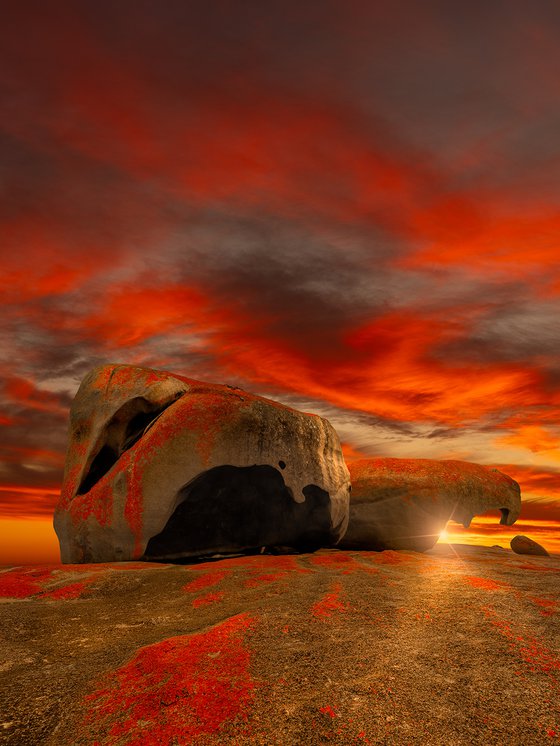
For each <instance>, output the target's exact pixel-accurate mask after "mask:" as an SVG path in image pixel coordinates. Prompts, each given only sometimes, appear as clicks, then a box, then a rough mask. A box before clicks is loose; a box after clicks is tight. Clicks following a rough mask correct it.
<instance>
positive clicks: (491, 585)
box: [463, 575, 511, 591]
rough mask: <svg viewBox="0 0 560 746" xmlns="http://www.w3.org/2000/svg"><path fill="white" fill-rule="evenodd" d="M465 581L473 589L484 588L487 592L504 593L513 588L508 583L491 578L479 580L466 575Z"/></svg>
mask: <svg viewBox="0 0 560 746" xmlns="http://www.w3.org/2000/svg"><path fill="white" fill-rule="evenodd" d="M463 580H464V581H465V583H468V584H469V585H471V586H472V587H473V588H482V589H483V590H485V591H503V590H506V589H508V588H511V586H510V585H509V584H508V583H501V582H499V581H497V580H491V579H490V578H478V577H475V576H473V575H465V576H464V577H463Z"/></svg>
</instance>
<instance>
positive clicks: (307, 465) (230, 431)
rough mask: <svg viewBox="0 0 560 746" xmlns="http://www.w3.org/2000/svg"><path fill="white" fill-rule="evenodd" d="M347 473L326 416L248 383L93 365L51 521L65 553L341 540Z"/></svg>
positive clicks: (163, 552)
mask: <svg viewBox="0 0 560 746" xmlns="http://www.w3.org/2000/svg"><path fill="white" fill-rule="evenodd" d="M349 490H350V481H349V474H348V469H347V467H346V464H345V463H344V459H343V456H342V450H341V447H340V442H339V439H338V436H337V434H336V432H335V431H334V429H333V427H332V426H331V425H330V423H329V422H328V421H327V420H325V419H322V418H321V417H318V416H316V415H311V414H306V413H303V412H298V411H296V410H294V409H291V408H289V407H286V406H283V405H282V404H279V403H278V402H275V401H271V400H269V399H264V398H262V397H259V396H254V395H252V394H249V393H247V392H245V391H242V390H241V389H238V388H234V387H231V386H223V385H218V384H210V383H202V382H200V381H195V380H192V379H189V378H185V377H183V376H177V375H173V374H171V373H166V372H163V371H155V370H149V369H146V368H138V367H134V366H129V365H107V366H102V367H100V368H96V369H95V370H93V371H92V372H91V373H90V374H89V375H88V376H86V378H85V379H84V381H83V382H82V384H81V386H80V388H79V390H78V393H77V394H76V397H75V399H74V402H73V404H72V409H71V413H70V436H69V446H68V453H67V458H66V466H65V473H64V480H63V486H62V494H61V497H60V500H59V503H58V505H57V507H56V511H55V517H54V526H55V530H56V533H57V535H58V538H59V542H60V548H61V557H62V561H63V562H72V563H79V562H111V561H115V560H117V561H119V560H122V561H126V560H133V559H141V558H143V559H147V558H149V559H158V560H169V559H180V558H183V557H193V556H198V555H208V554H216V553H232V552H243V551H246V550H247V551H253V550H258V549H259V548H261V547H263V546H270V545H280V546H292V547H295V548H298V549H301V550H306V551H309V550H313V549H316V548H318V547H320V546H329V545H331V544H334V543H335V542H336V541H337V540H338V539H339V538H340V537H341V536H342V535H343V533H344V531H345V530H346V524H347V521H348V502H349Z"/></svg>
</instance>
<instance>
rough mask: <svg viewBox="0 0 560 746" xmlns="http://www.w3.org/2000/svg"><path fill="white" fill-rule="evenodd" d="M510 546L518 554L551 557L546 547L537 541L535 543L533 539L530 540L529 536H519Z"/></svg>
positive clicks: (514, 538)
mask: <svg viewBox="0 0 560 746" xmlns="http://www.w3.org/2000/svg"><path fill="white" fill-rule="evenodd" d="M509 545H510V547H511V548H512V549H513V551H514V552H515V553H516V554H531V555H533V556H540V557H550V555H549V553H548V552H547V551H546V549H545V548H544V547H542V546H541V545H540V544H538V543H537V542H536V541H533V539H530V538H529V537H528V536H522V535H521V534H518V535H517V536H514V537H513V539H512V540H511V541H510V543H509Z"/></svg>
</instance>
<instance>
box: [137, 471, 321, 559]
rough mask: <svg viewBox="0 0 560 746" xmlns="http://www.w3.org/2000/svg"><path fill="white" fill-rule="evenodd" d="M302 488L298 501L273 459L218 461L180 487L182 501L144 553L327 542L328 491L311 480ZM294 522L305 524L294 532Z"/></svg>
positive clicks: (160, 555)
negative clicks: (256, 462) (301, 498)
mask: <svg viewBox="0 0 560 746" xmlns="http://www.w3.org/2000/svg"><path fill="white" fill-rule="evenodd" d="M303 494H304V496H305V501H304V502H301V503H297V502H295V501H294V499H293V497H292V495H291V491H290V490H288V488H287V487H286V485H285V483H284V479H283V477H282V474H281V473H280V472H279V471H278V469H275V468H274V467H272V466H269V465H256V466H230V465H226V466H216V467H214V468H213V469H209V470H208V471H206V472H203V473H202V474H199V475H198V476H197V477H195V479H193V480H192V481H191V482H190V483H189V484H186V485H185V486H184V487H183V488H182V489H181V490H180V491H179V493H178V496H177V500H178V502H179V504H178V505H177V507H176V508H175V511H174V512H173V514H172V515H171V516H170V518H169V519H168V521H167V523H166V525H165V527H164V528H163V530H162V531H161V532H160V533H159V534H157V535H156V536H153V537H152V538H151V539H150V540H149V542H148V545H147V547H146V551H145V553H144V559H146V560H169V559H180V558H181V557H187V556H197V555H199V556H200V555H211V554H215V553H218V552H220V551H223V547H225V546H236V547H239V550H242V551H249V550H253V549H258V548H259V547H263V546H281V545H287V544H288V545H290V546H292V547H294V549H297V550H298V551H306V552H308V551H315V550H316V549H318V548H319V547H321V546H328V544H329V543H330V537H331V532H332V526H331V518H330V497H329V493H328V492H326V491H325V490H323V489H321V488H320V487H318V486H317V485H314V484H308V485H307V486H306V487H304V488H303ZM294 526H299V527H301V528H300V531H299V532H296V535H295V538H294Z"/></svg>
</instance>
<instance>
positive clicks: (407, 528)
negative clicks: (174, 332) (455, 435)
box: [338, 458, 521, 551]
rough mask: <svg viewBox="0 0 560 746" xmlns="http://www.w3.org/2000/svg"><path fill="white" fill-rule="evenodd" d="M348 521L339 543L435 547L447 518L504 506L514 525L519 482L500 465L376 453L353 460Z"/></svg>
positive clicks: (463, 518) (461, 519)
mask: <svg viewBox="0 0 560 746" xmlns="http://www.w3.org/2000/svg"><path fill="white" fill-rule="evenodd" d="M349 469H350V478H351V480H352V493H351V496H350V520H349V523H348V529H347V531H346V534H345V535H344V537H343V538H342V540H341V541H340V542H339V544H338V546H339V547H341V548H347V549H374V550H383V549H412V550H416V551H426V550H427V549H430V548H431V547H433V546H434V544H435V543H436V542H437V540H438V538H439V534H440V533H441V531H442V530H443V529H444V528H445V526H446V524H447V522H448V521H449V520H453V521H456V522H458V523H462V524H463V526H464V527H465V528H468V526H469V525H470V522H471V520H472V518H473V516H475V515H477V514H480V513H485V512H487V511H489V510H500V511H501V514H502V516H501V520H500V523H502V524H506V525H508V526H511V525H512V524H513V523H515V521H516V520H517V518H518V516H519V512H520V510H521V493H520V489H519V485H518V484H517V482H515V481H514V480H513V479H511V478H510V477H508V476H507V475H506V474H503V473H502V472H500V471H498V470H497V469H494V468H491V467H488V466H481V465H480V464H471V463H468V462H465V461H432V460H429V459H397V458H374V459H363V460H360V461H355V462H354V463H352V464H350V466H349Z"/></svg>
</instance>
